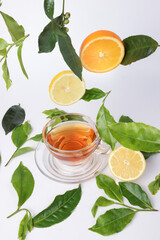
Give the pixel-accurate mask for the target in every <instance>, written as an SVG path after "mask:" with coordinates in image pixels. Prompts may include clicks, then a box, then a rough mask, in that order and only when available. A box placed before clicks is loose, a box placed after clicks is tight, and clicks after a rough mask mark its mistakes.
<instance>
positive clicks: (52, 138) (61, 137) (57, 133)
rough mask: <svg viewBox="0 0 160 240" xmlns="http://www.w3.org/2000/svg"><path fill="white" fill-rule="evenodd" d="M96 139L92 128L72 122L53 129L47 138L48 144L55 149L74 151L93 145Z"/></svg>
mask: <svg viewBox="0 0 160 240" xmlns="http://www.w3.org/2000/svg"><path fill="white" fill-rule="evenodd" d="M95 138H96V135H95V132H94V130H93V129H92V128H91V127H90V126H88V125H87V124H83V123H72V122H71V123H66V124H62V125H60V126H58V127H56V128H55V129H53V130H52V131H51V132H50V133H49V134H48V136H47V142H48V143H49V144H50V145H51V146H53V147H54V148H57V149H60V150H65V151H67V150H68V151H73V150H79V149H82V148H85V147H87V146H89V145H91V144H92V142H93V141H94V140H95Z"/></svg>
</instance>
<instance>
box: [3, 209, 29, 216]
mask: <svg viewBox="0 0 160 240" xmlns="http://www.w3.org/2000/svg"><path fill="white" fill-rule="evenodd" d="M21 211H26V212H28V213H29V215H30V217H32V214H31V212H30V211H29V210H28V209H26V208H21V209H19V208H18V209H17V210H16V211H15V212H13V213H12V214H11V215H9V216H8V217H7V218H10V217H12V216H14V215H15V214H17V213H18V212H21Z"/></svg>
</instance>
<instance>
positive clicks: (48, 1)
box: [44, 0, 54, 20]
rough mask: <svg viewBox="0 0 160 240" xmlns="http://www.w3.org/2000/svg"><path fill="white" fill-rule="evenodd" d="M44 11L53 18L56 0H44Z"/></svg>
mask: <svg viewBox="0 0 160 240" xmlns="http://www.w3.org/2000/svg"><path fill="white" fill-rule="evenodd" d="M44 11H45V14H46V15H47V17H48V18H49V19H51V20H52V18H53V13H54V0H44Z"/></svg>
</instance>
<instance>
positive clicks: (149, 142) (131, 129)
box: [108, 122, 160, 152]
mask: <svg viewBox="0 0 160 240" xmlns="http://www.w3.org/2000/svg"><path fill="white" fill-rule="evenodd" d="M108 128H109V130H110V131H111V133H112V135H113V137H114V138H115V139H116V140H117V141H118V142H119V143H120V144H121V145H123V146H124V147H126V148H130V149H132V150H136V151H144V152H156V151H159V150H160V130H159V129H157V128H155V127H152V126H149V125H146V124H144V123H137V122H136V123H134V122H128V123H115V124H112V125H108Z"/></svg>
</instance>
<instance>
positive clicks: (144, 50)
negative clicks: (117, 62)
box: [121, 35, 158, 65]
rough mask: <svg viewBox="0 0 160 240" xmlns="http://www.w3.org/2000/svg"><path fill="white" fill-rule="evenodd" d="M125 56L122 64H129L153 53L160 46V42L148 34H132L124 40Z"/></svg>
mask: <svg viewBox="0 0 160 240" xmlns="http://www.w3.org/2000/svg"><path fill="white" fill-rule="evenodd" d="M123 43H124V46H125V56H124V58H123V61H122V63H121V64H122V65H128V64H131V63H132V62H136V61H138V60H140V59H142V58H146V57H148V56H149V55H151V54H152V53H153V52H154V51H155V50H156V49H157V47H158V43H157V42H156V41H155V40H154V39H153V38H151V37H149V36H146V35H136V36H131V37H128V38H126V39H124V40H123Z"/></svg>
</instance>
